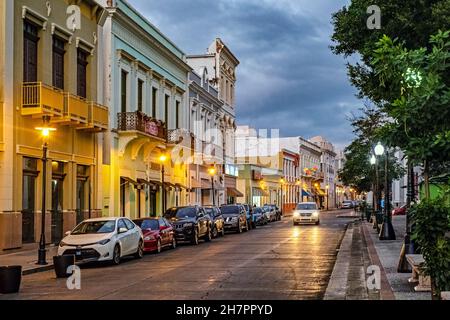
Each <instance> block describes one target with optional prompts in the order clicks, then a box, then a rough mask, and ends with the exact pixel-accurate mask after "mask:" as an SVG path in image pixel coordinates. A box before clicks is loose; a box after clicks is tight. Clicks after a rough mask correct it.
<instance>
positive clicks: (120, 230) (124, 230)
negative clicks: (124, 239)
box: [119, 228, 128, 233]
mask: <svg viewBox="0 0 450 320" xmlns="http://www.w3.org/2000/svg"><path fill="white" fill-rule="evenodd" d="M127 231H128V229H127V228H119V233H125V232H127Z"/></svg>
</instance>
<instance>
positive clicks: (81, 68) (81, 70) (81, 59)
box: [77, 49, 88, 98]
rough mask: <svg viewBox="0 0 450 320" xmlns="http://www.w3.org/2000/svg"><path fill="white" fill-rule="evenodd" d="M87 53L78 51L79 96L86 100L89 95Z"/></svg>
mask: <svg viewBox="0 0 450 320" xmlns="http://www.w3.org/2000/svg"><path fill="white" fill-rule="evenodd" d="M87 55H88V54H87V53H86V52H84V51H83V50H80V49H78V53H77V94H78V96H80V97H83V98H86V97H87V96H86V94H87V84H86V80H87V70H86V69H87V65H88V62H87Z"/></svg>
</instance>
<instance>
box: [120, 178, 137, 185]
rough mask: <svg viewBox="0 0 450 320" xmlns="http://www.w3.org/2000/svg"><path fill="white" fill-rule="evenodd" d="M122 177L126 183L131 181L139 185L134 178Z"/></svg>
mask: <svg viewBox="0 0 450 320" xmlns="http://www.w3.org/2000/svg"><path fill="white" fill-rule="evenodd" d="M120 179H122V180H124V181H125V183H130V184H132V185H134V186H137V185H139V183H138V182H137V181H134V180H133V179H131V178H128V177H120Z"/></svg>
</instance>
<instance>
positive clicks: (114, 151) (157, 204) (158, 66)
mask: <svg viewBox="0 0 450 320" xmlns="http://www.w3.org/2000/svg"><path fill="white" fill-rule="evenodd" d="M106 10H107V12H108V18H107V20H106V23H105V28H104V38H103V48H104V52H105V60H104V61H105V63H104V70H105V79H106V80H107V81H105V83H104V91H105V99H106V102H107V104H108V106H110V109H111V122H110V126H111V130H110V132H108V134H107V135H105V145H106V146H107V148H108V150H110V152H108V153H107V154H105V157H104V158H105V163H106V165H105V170H104V179H103V181H104V182H103V183H104V186H105V195H104V198H103V211H104V214H109V215H114V216H119V215H120V216H127V217H131V218H137V217H144V216H149V215H161V214H162V213H163V211H164V208H168V207H171V206H176V205H183V204H186V203H187V202H188V201H189V199H188V195H189V194H188V192H187V184H188V181H187V170H188V166H187V164H186V163H187V161H186V159H187V158H189V157H190V156H191V154H190V148H191V141H190V139H191V136H190V134H189V132H188V128H189V122H188V116H189V112H188V99H187V92H188V74H189V72H190V71H191V68H190V67H189V66H188V65H187V63H186V57H185V54H184V53H183V52H182V51H181V50H180V49H179V48H178V47H177V46H176V45H175V44H174V43H173V42H171V41H170V40H169V39H168V38H167V37H166V36H165V35H164V34H162V33H161V32H160V31H159V30H158V29H157V28H156V27H155V26H154V25H153V24H151V23H150V22H149V21H148V20H147V19H145V18H144V17H143V16H142V15H141V14H140V13H139V12H138V11H137V10H136V9H134V8H133V7H131V6H130V5H129V4H128V3H127V2H126V1H124V0H114V1H107V8H106ZM181 141H183V143H182V144H179V143H180V142H181ZM184 145H186V147H187V148H184V147H181V148H180V146H184ZM162 156H163V157H162ZM161 160H165V161H161ZM163 182H164V184H163Z"/></svg>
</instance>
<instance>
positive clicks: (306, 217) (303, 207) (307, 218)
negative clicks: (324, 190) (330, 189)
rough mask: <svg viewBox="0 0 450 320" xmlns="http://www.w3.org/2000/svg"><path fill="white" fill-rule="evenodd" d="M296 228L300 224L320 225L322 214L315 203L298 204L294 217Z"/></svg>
mask: <svg viewBox="0 0 450 320" xmlns="http://www.w3.org/2000/svg"><path fill="white" fill-rule="evenodd" d="M293 223H294V226H295V225H297V224H299V223H315V224H320V212H319V209H318V208H317V204H316V203H315V202H301V203H299V204H297V207H296V208H295V210H294V215H293Z"/></svg>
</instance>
